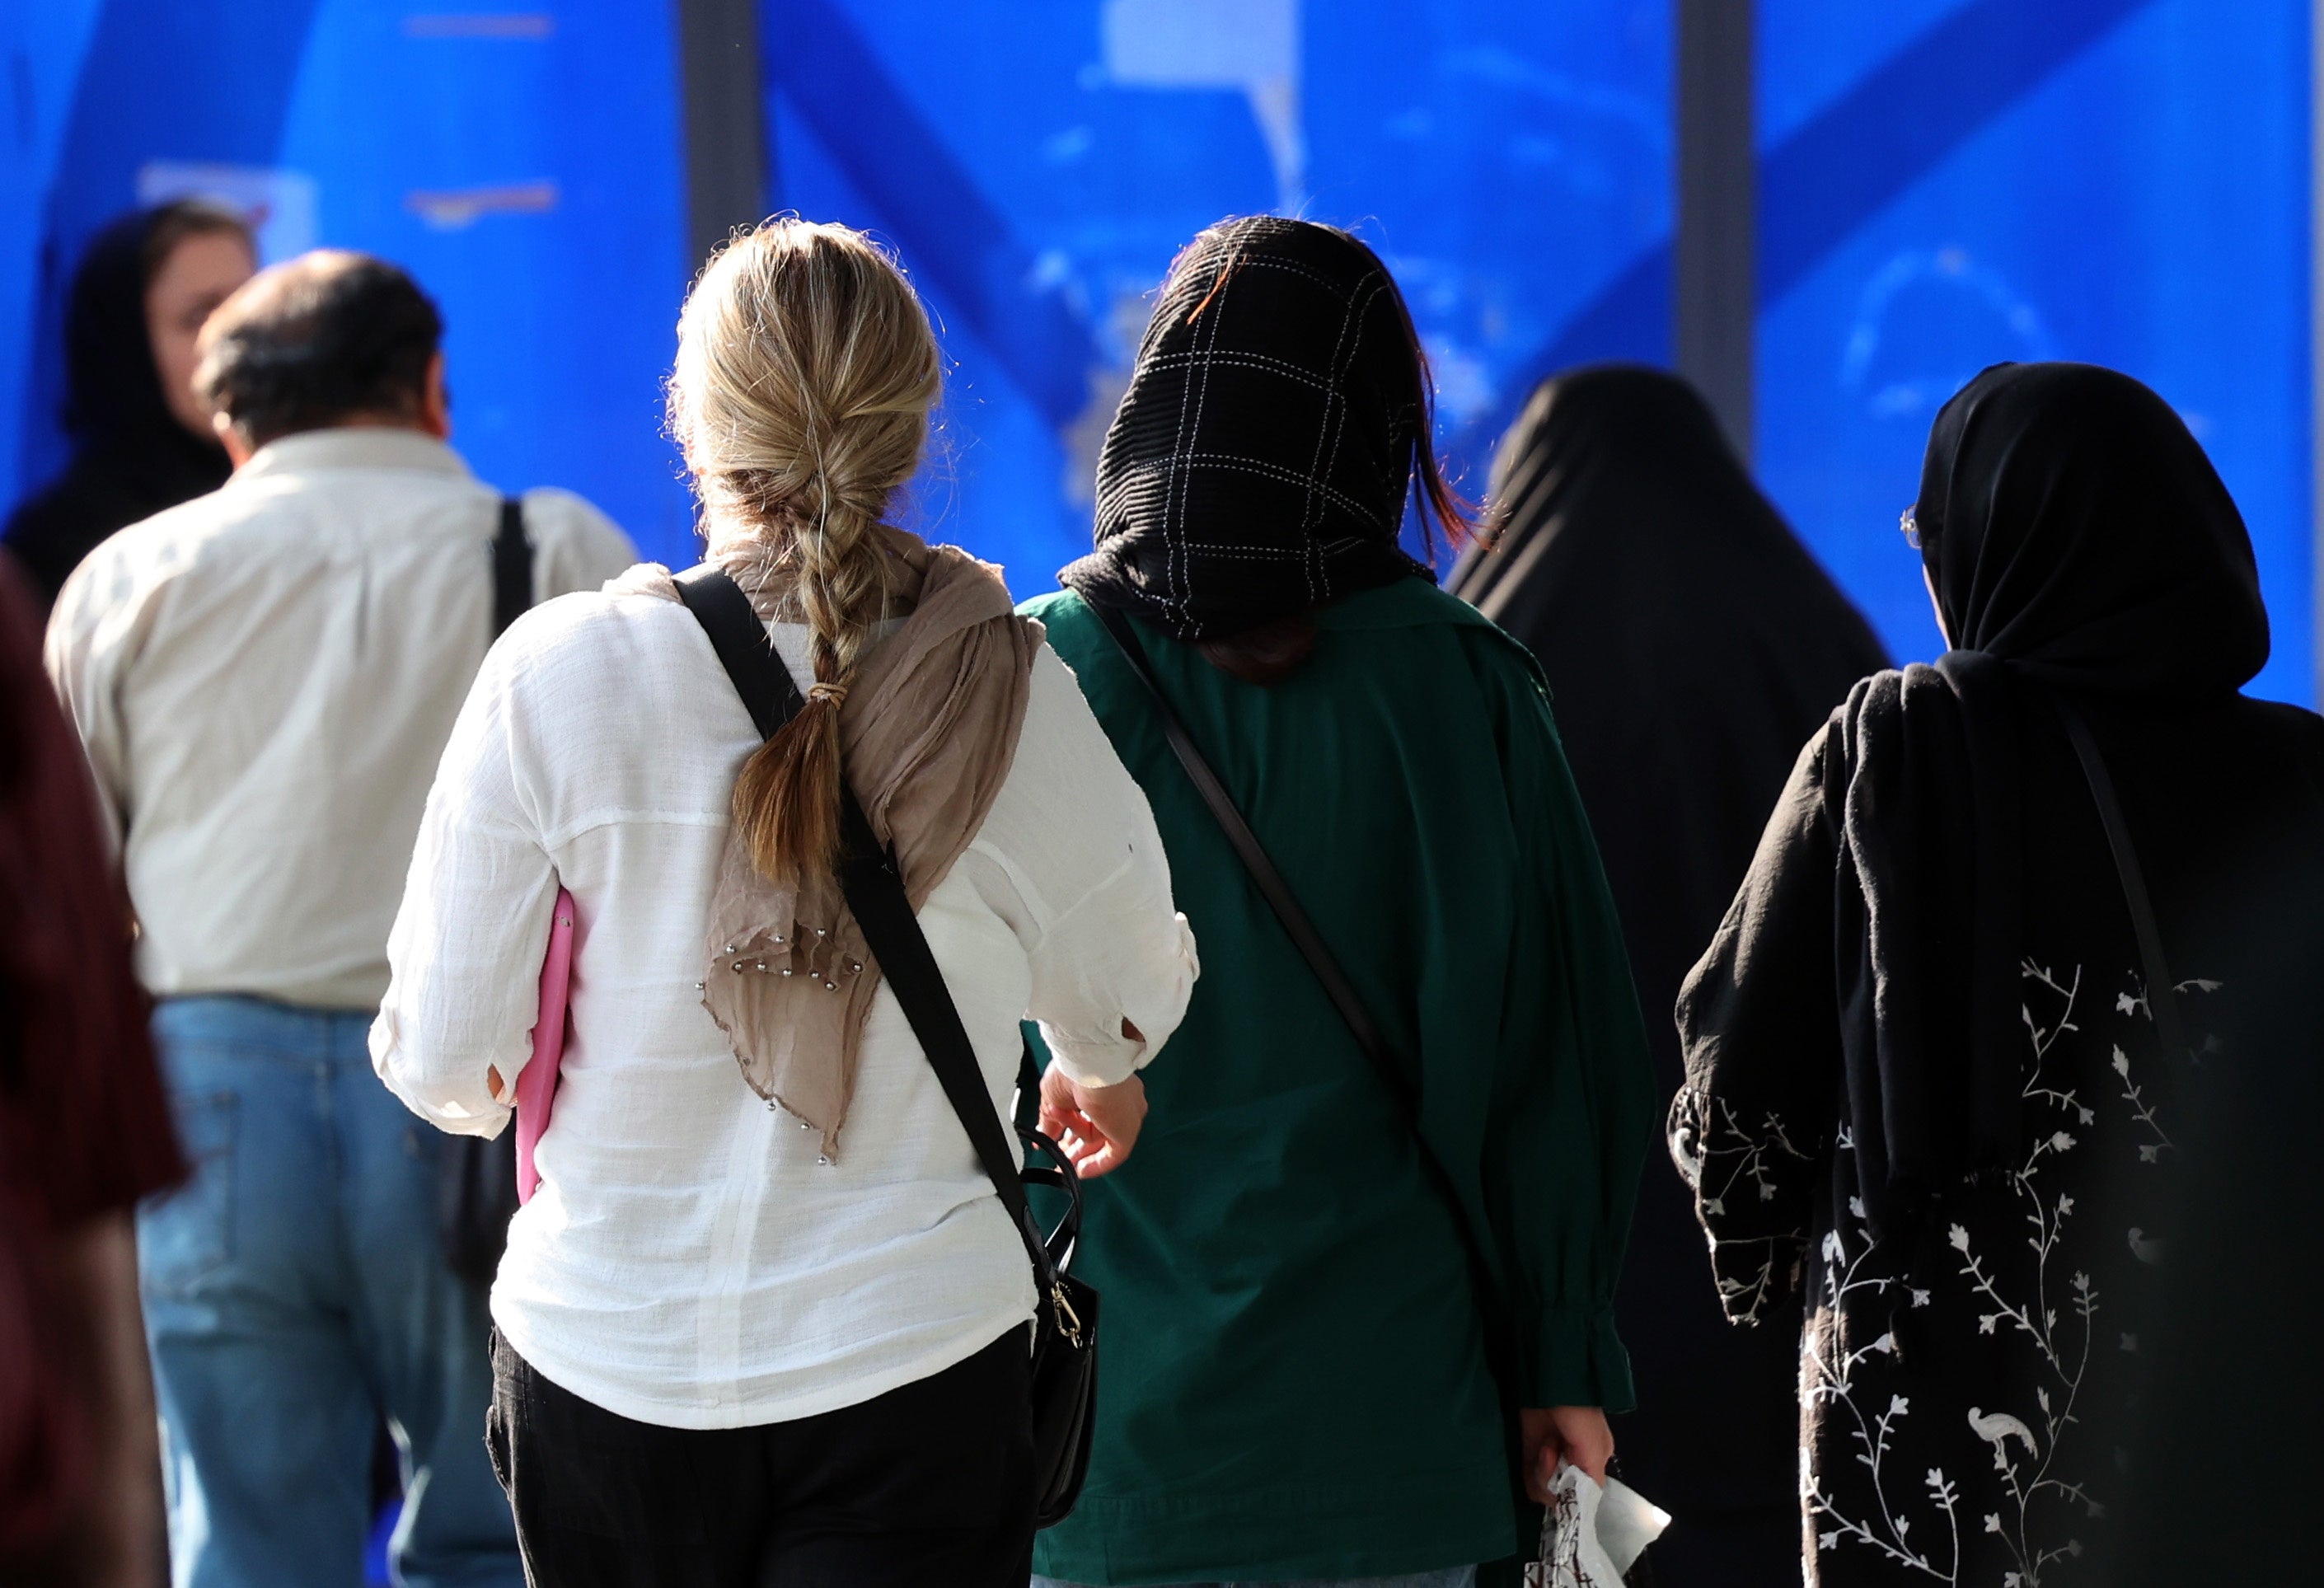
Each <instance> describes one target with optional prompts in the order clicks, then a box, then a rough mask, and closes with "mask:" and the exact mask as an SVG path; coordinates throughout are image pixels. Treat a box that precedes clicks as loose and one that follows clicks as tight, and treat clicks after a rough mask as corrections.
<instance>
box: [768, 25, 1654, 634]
mask: <svg viewBox="0 0 2324 1588" xmlns="http://www.w3.org/2000/svg"><path fill="white" fill-rule="evenodd" d="M761 16H762V19H763V23H762V32H763V41H764V50H765V56H766V78H767V83H768V87H769V95H770V110H771V114H770V117H769V125H770V130H771V136H772V141H773V145H774V148H773V161H772V165H773V169H774V171H775V172H776V178H775V188H776V200H777V202H778V203H779V204H780V205H782V206H784V207H785V208H793V209H797V210H798V211H799V212H801V213H803V214H805V215H807V216H810V217H816V218H825V219H836V220H844V221H847V222H849V223H851V224H853V225H857V226H868V227H870V228H871V229H873V230H874V231H877V232H879V233H881V235H884V236H886V237H887V238H888V239H889V240H890V241H891V242H892V243H894V244H895V245H897V247H898V249H899V252H900V253H901V254H902V255H903V258H904V260H905V263H907V265H908V267H909V268H910V269H911V271H912V272H913V275H914V279H915V280H916V281H917V282H918V284H919V286H920V288H921V290H922V291H924V292H925V293H926V294H927V298H928V300H929V302H930V303H931V305H932V306H933V307H934V308H935V309H936V312H937V314H938V316H939V318H940V319H941V321H942V324H943V328H944V334H945V347H946V351H947V352H948V354H949V355H951V357H952V358H953V359H954V365H955V367H954V374H953V379H952V385H951V390H950V392H949V395H948V397H947V402H946V411H945V418H944V426H943V430H942V436H941V439H942V445H941V446H940V448H939V455H938V457H937V458H936V462H935V464H934V465H933V466H932V467H931V470H930V471H929V475H928V477H927V479H926V480H924V482H923V483H922V486H921V489H920V492H919V497H920V504H919V512H920V518H919V526H920V527H921V528H922V529H923V530H925V531H927V532H930V533H935V534H940V535H942V536H944V537H945V538H948V539H954V540H959V541H961V542H962V543H963V544H965V545H968V546H970V547H972V548H973V549H976V550H977V551H979V552H980V553H981V554H982V555H984V556H986V557H989V558H992V559H996V560H999V561H1001V562H1003V563H1005V564H1009V565H1010V567H1011V577H1012V582H1013V583H1014V584H1015V585H1016V586H1017V587H1018V588H1019V590H1020V591H1024V592H1030V591H1033V590H1037V589H1039V588H1041V587H1043V586H1046V585H1047V583H1048V581H1049V577H1050V575H1051V573H1052V572H1053V571H1054V570H1055V569H1056V568H1057V567H1058V566H1059V565H1060V564H1062V563H1063V562H1065V561H1066V560H1067V559H1070V558H1072V557H1074V556H1076V555H1078V554H1079V553H1080V551H1081V550H1082V549H1084V548H1085V547H1086V546H1087V544H1088V540H1089V508H1090V493H1091V484H1092V477H1093V472H1094V468H1095V463H1096V449H1097V446H1098V443H1099V441H1100V440H1101V439H1102V436H1103V433H1104V428H1105V424H1106V421H1107V420H1108V419H1110V418H1111V412H1112V408H1113V404H1114V402H1115V401H1116V398H1117V397H1118V395H1119V392H1120V387H1121V382H1122V379H1123V376H1124V373H1125V369H1126V365H1127V362H1128V357H1129V355H1130V351H1131V349H1132V348H1133V347H1134V346H1135V343H1136V339H1137V336H1138V333H1139V330H1140V329H1142V328H1143V326H1144V324H1145V319H1146V315H1147V311H1148V306H1149V301H1150V300H1149V298H1148V294H1149V293H1150V292H1151V291H1152V290H1153V288H1154V286H1155V284H1156V282H1157V281H1159V279H1160V277H1161V275H1162V272H1163V271H1164V270H1165V268H1167V265H1168V263H1169V261H1170V258H1171V255H1172V254H1174V253H1175V252H1176V249H1177V248H1178V246H1179V245H1182V244H1183V243H1185V241H1186V239H1187V238H1189V237H1191V236H1192V235H1194V233H1195V232H1196V231H1198V230H1199V229H1201V228H1202V227H1203V226H1205V225H1207V224H1209V223H1210V222H1212V221H1213V220H1216V219H1219V218H1220V217H1222V216H1226V215H1231V214H1236V213H1241V212H1248V211H1252V210H1266V209H1277V208H1280V209H1286V210H1289V211H1294V212H1296V213H1299V214H1303V215H1305V216H1308V217H1311V218H1314V219H1318V220H1328V221H1332V222H1335V223H1338V224H1341V225H1345V226H1352V227H1354V228H1355V229H1357V230H1358V231H1360V233H1362V234H1363V235H1365V236H1366V237H1367V238H1368V239H1369V240H1370V241H1371V242H1372V243H1373V245H1375V246H1376V247H1378V248H1379V250H1380V251H1381V253H1382V254H1384V255H1385V256H1386V257H1387V259H1388V263H1390V265H1391V266H1392V267H1393V268H1394V269H1395V270H1396V272H1397V275H1398V277H1399V278H1400V279H1401V280H1402V282H1404V284H1405V287H1406V291H1407V292H1408V294H1409V295H1410V297H1411V299H1412V303H1413V309H1414V312H1415V315H1416V318H1417V319H1418V320H1419V323H1420V326H1421V329H1422V333H1423V335H1424V337H1425V338H1426V339H1427V341H1428V344H1429V347H1430V351H1431V353H1432V355H1433V356H1434V360H1435V363H1436V371H1437V376H1438V383H1439V388H1440V402H1441V404H1442V409H1443V411H1442V413H1441V415H1440V418H1441V421H1442V427H1443V431H1444V433H1445V435H1446V437H1447V439H1448V440H1450V441H1451V443H1452V445H1453V447H1454V449H1455V452H1456V455H1457V456H1459V457H1462V459H1464V460H1465V461H1466V462H1468V463H1469V464H1470V465H1471V483H1472V484H1479V485H1480V484H1481V479H1482V473H1483V468H1482V466H1483V462H1484V458H1485V457H1486V455H1487V449H1488V448H1489V446H1490V442H1491V439H1492V437H1493V435H1494V434H1495V433H1496V432H1497V431H1498V429H1499V424H1500V423H1501V422H1503V421H1504V420H1506V418H1507V416H1508V412H1509V411H1511V410H1512V408H1513V407H1514V405H1515V404H1516V402H1517V401H1519V400H1520V399H1521V398H1522V396H1523V394H1524V390H1525V388H1526V385H1528V384H1529V383H1530V382H1531V380H1532V379H1533V378H1534V377H1535V375H1536V374H1539V373H1541V372H1542V371H1543V370H1545V368H1547V367H1548V366H1549V365H1550V364H1551V363H1552V362H1553V361H1554V360H1557V359H1561V358H1563V357H1565V356H1570V355H1576V354H1586V355H1629V356H1633V357H1645V358H1659V357H1665V356H1667V354H1668V349H1669V331H1668V321H1669V312H1670V309H1669V294H1668V270H1667V249H1666V244H1667V240H1668V235H1669V231H1670V225H1671V215H1670V202H1669V192H1670V165H1671V158H1672V135H1671V118H1670V106H1669V98H1670V80H1669V60H1670V52H1671V39H1670V32H1669V23H1668V14H1667V6H1666V5H1665V4H1662V3H1661V0H1593V3H1592V4H1588V5H1581V4H1574V5H1555V6H1525V7H1519V6H1514V5H1506V4H1500V3H1498V0H1433V3H1431V4H1427V5H1409V4H1405V5H1391V4H1388V3H1387V0H1345V3H1340V4H1334V5H1331V6H1329V7H1323V6H1319V5H1306V6H1302V5H1299V4H1298V3H1297V0H1076V3H1075V4H1072V5H1047V6H1038V7H1035V6H1024V5H1001V4H996V3H991V0H987V3H984V4H965V5H964V4H960V3H958V0H951V3H940V0H765V3H764V4H763V5H762V7H761ZM1641 261H1646V262H1647V263H1646V266H1645V267H1644V268H1643V269H1642V268H1641V266H1640V262H1641ZM1655 261H1661V262H1662V263H1661V265H1660V268H1659V269H1657V268H1655V263H1654V262H1655Z"/></svg>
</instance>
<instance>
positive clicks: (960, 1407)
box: [485, 1329, 1033, 1588]
mask: <svg viewBox="0 0 2324 1588" xmlns="http://www.w3.org/2000/svg"><path fill="white" fill-rule="evenodd" d="M1027 1352H1028V1340H1027V1337H1026V1334H1025V1331H1024V1330H1022V1329H1011V1330H1010V1331H1009V1333H1007V1334H1003V1335H1002V1336H1001V1338H1000V1339H998V1340H996V1341H994V1342H993V1343H991V1345H988V1346H986V1347H985V1348H984V1349H983V1350H982V1351H981V1352H979V1353H977V1354H976V1355H974V1356H972V1357H970V1358H969V1359H968V1360H967V1361H966V1362H962V1363H960V1364H959V1365H958V1366H956V1367H952V1368H947V1369H946V1370H945V1371H943V1372H940V1373H937V1374H936V1375H935V1376H933V1377H931V1378H927V1379H922V1380H918V1382H916V1383H911V1384H907V1385H905V1386H904V1387H903V1388H902V1389H900V1390H890V1391H889V1392H888V1393H887V1394H885V1395H882V1396H880V1397H879V1398H878V1399H873V1400H867V1401H865V1402H863V1403H862V1404H861V1405H859V1406H851V1407H845V1408H841V1409H840V1410H838V1411H833V1412H825V1413H823V1414H822V1415H820V1416H818V1417H801V1418H799V1419H798V1420H797V1421H795V1422H788V1423H769V1424H766V1425H763V1426H759V1427H753V1428H710V1429H692V1428H665V1427H660V1426H656V1425H654V1424H651V1423H639V1422H632V1421H631V1420H630V1419H629V1418H627V1417H616V1416H614V1415H613V1413H612V1412H609V1411H606V1410H604V1409H603V1408H599V1407H596V1406H593V1405H591V1404H590V1403H589V1402H588V1401H586V1400H584V1399H581V1398H580V1397H579V1396H577V1395H574V1394H572V1393H570V1392H569V1391H567V1390H560V1389H558V1387H557V1386H556V1385H554V1384H552V1383H550V1382H549V1380H547V1379H544V1378H542V1377H541V1376H540V1375H539V1373H537V1372H535V1371H533V1370H532V1369H531V1368H530V1366H528V1365H527V1364H526V1362H525V1361H524V1359H523V1358H521V1357H520V1356H519V1355H517V1353H515V1352H514V1351H513V1350H512V1349H511V1348H510V1346H509V1345H508V1343H507V1342H506V1341H503V1339H501V1338H500V1336H499V1334H498V1333H497V1332H495V1333H494V1334H493V1408H492V1413H491V1416H490V1417H489V1419H488V1420H487V1425H486V1430H485V1438H486V1442H487V1443H488V1444H489V1445H490V1446H491V1449H492V1457H493V1472H494V1473H497V1474H498V1475H499V1477H500V1481H501V1486H502V1487H503V1488H504V1489H506V1490H507V1491H508V1495H509V1501H510V1503H511V1505H512V1506H513V1507H514V1508H515V1511H516V1532H517V1541H518V1543H519V1544H520V1545H521V1546H522V1547H523V1550H524V1566H525V1574H526V1577H527V1580H528V1581H529V1582H530V1583H532V1584H533V1585H534V1588H660V1585H662V1584H668V1585H669V1588H888V1585H890V1584H893V1585H894V1588H906V1585H907V1584H908V1585H909V1588H930V1585H931V1584H936V1583H942V1584H945V1588H985V1585H987V1584H989V1585H990V1588H1024V1585H1025V1581H1026V1578H1027V1577H1028V1574H1030V1573H1031V1570H1032V1564H1033V1442H1032V1426H1031V1402H1030V1390H1029V1369H1028V1359H1027Z"/></svg>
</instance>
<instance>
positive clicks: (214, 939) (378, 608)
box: [48, 428, 635, 1009]
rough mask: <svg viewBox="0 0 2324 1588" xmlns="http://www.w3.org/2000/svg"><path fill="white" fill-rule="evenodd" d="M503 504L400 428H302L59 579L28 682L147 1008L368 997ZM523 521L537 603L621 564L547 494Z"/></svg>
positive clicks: (563, 498)
mask: <svg viewBox="0 0 2324 1588" xmlns="http://www.w3.org/2000/svg"><path fill="white" fill-rule="evenodd" d="M500 503H501V498H500V495H499V494H498V493H497V492H495V491H493V489H492V488H491V487H490V486H488V485H484V484H482V483H481V482H479V481H478V480H476V479H475V477H474V476H473V475H470V474H469V473H468V470H467V467H466V465H464V464H463V463H462V462H461V461H460V458H459V457H458V455H457V454H456V453H455V452H453V451H452V449H451V448H448V447H446V446H445V445H443V444H442V443H441V442H439V441H436V440H433V439H430V438H429V437H427V436H424V435H421V434H420V433H418V432H416V431H411V430H400V429H369V428H364V429H329V430H312V431H307V432H303V433H301V434H299V435H295V436H289V437H285V438H284V439H281V440H278V441H275V442H273V443H272V444H271V445H269V446H267V447H265V448H262V449H261V450H260V451H259V453H258V455H257V456H256V457H253V458H252V459H251V460H250V461H249V462H248V463H246V464H244V466H242V467H241V468H240V469H238V470H236V471H235V475H234V477H233V478H232V479H230V480H229V481H227V482H226V485H225V486H224V487H222V488H221V489H219V490H217V491H214V492H212V493H211V494H208V495H207V496H202V497H198V498H197V499H195V500H194V501H191V502H189V503H184V504H183V505H181V506H178V507H173V508H171V509H170V510H169V511H168V512H162V513H159V514H157V515H155V516H154V517H152V518H150V519H148V520H146V521H145V522H143V523H140V524H134V525H132V526H130V527H129V528H128V529H125V530H124V531H121V532H120V533H119V534H117V535H115V536H114V537H113V538H112V539H110V540H106V542H105V543H104V544H103V545H101V546H99V547H98V548H97V549H96V550H95V551H94V552H92V553H91V554H90V555H89V557H88V560H87V561H86V562H84V563H82V564H81V566H80V568H79V569H78V571H76V572H75V573H74V575H73V576H72V577H71V578H70V579H69V581H68V582H67V583H66V585H65V587H64V590H63V593H62V594H61V595H60V596H59V597H58V600H57V605H56V610H55V613H54V614H53V615H52V616H51V619H50V623H49V635H48V666H49V672H50V675H51V678H52V679H54V680H55V682H56V685H57V688H58V690H59V692H60V694H61V695H62V696H63V697H64V700H65V705H66V706H67V708H68V709H69V711H70V712H71V714H72V718H73V722H74V724H75V725H76V726H77V727H78V729H79V731H80V737H81V742H82V743H83V744H84V745H85V746H86V747H87V749H88V759H89V765H90V769H91V771H93V772H94V774H95V777H96V782H97V793H98V797H99V799H100V800H101V802H102V803H103V805H104V807H105V810H106V817H107V818H108V821H109V825H110V826H111V829H112V831H113V834H114V836H115V839H116V840H117V841H118V842H119V844H120V845H121V847H122V856H123V863H124V868H125V871H126V873H127V876H128V881H129V891H130V897H131V900H132V902H133V903H134V906H135V908H136V910H137V916H138V920H139V923H140V926H141V928H142V933H141V936H140V937H139V941H138V965H139V971H140V974H142V975H143V979H144V981H145V984H146V985H147V986H148V987H149V988H151V989H152V991H153V992H155V993H156V994H171V993H201V992H246V993H254V994H258V995H260V996H263V997H267V998H274V999H280V1000H281V1001H283V1002H291V1003H300V1004H308V1005H314V1006H319V1007H324V1008H331V1009H368V1008H372V1007H374V1006H376V1005H377V1003H378V1002H379V1000H380V997H381V995H382V994H383V993H384V992H386V990H387V934H388V928H389V926H390V925H391V924H392V921H393V919H394V917H395V908H396V902H397V900H398V899H399V898H400V897H401V893H402V891H403V878H404V872H405V870H406V868H407V867H408V866H409V864H410V859H411V846H412V841H413V839H414V837H415V836H416V835H417V834H418V832H419V830H420V810H421V808H422V807H423V806H424V805H425V803H426V801H427V798H428V785H429V780H430V778H431V777H432V776H433V775H434V773H435V771H436V762H437V758H438V755H439V754H440V753H441V752H442V751H443V748H444V743H445V741H446V740H447V738H448V737H449V736H450V734H451V731H452V723H453V720H454V718H455V717H456V716H457V715H458V713H459V709H460V703H461V701H462V700H463V699H464V698H465V697H466V695H467V691H468V685H469V682H470V680H471V679H474V678H475V673H476V669H477V667H478V666H479V664H481V663H482V661H483V660H484V651H485V648H486V646H487V645H488V644H489V643H490V642H491V640H492V637H493V635H492V623H493V559H492V553H491V541H492V539H493V534H494V532H495V531H497V530H498V528H499V519H500ZM524 510H525V527H526V530H527V531H528V532H529V533H530V537H531V539H532V541H533V545H534V548H535V550H534V557H533V586H534V594H535V595H536V596H537V597H539V598H540V599H547V598H548V597H549V596H552V595H561V594H563V593H565V592H567V591H569V590H576V589H584V588H595V586H598V585H599V584H601V583H603V582H604V580H606V579H608V578H610V577H613V576H614V575H615V574H618V573H619V572H620V571H621V570H622V568H626V567H628V566H629V565H630V563H631V562H632V560H633V559H634V555H635V554H634V552H633V551H632V548H631V546H630V543H629V541H628V540H627V539H625V538H624V537H623V536H622V532H621V531H619V530H617V529H615V528H614V527H613V524H612V522H609V521H608V520H607V519H606V518H605V517H604V514H602V513H600V512H597V511H596V509H595V508H593V507H591V506H590V505H589V504H588V503H586V502H584V501H582V500H581V499H580V498H579V497H577V496H575V495H572V494H569V493H567V492H563V491H532V492H529V493H527V494H526V495H525V498H524Z"/></svg>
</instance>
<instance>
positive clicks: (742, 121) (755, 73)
mask: <svg viewBox="0 0 2324 1588" xmlns="http://www.w3.org/2000/svg"><path fill="white" fill-rule="evenodd" d="M673 4H674V5H675V7H676V10H677V21H678V99H679V106H680V118H681V125H682V126H683V127H684V129H685V134H686V236H687V274H688V275H689V276H691V275H692V274H693V273H694V272H696V271H697V270H699V269H701V268H702V263H703V261H705V260H706V259H708V258H709V257H710V255H711V254H712V253H713V252H714V251H715V250H716V249H717V248H718V246H719V245H721V244H723V243H724V242H725V241H726V239H727V237H728V236H729V235H732V233H733V229H734V228H735V227H736V226H754V225H756V224H757V223H758V222H759V221H760V220H761V219H762V218H763V217H764V216H765V214H766V203H767V135H766V117H765V114H764V111H763V108H762V103H763V102H762V99H761V87H760V75H759V12H758V0H673Z"/></svg>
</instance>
